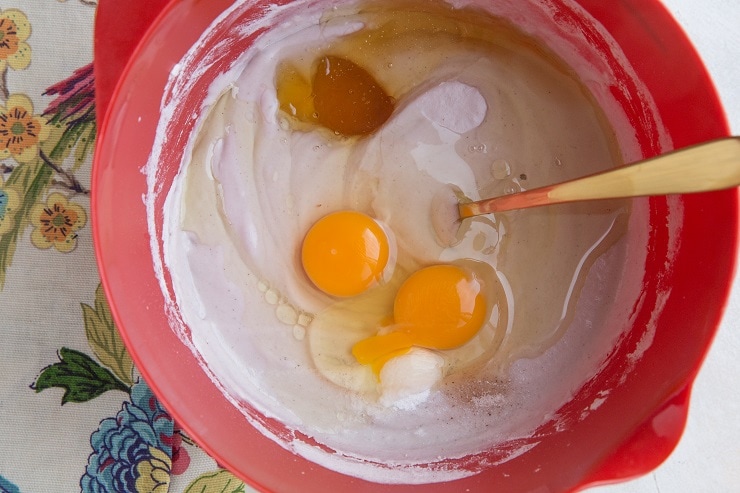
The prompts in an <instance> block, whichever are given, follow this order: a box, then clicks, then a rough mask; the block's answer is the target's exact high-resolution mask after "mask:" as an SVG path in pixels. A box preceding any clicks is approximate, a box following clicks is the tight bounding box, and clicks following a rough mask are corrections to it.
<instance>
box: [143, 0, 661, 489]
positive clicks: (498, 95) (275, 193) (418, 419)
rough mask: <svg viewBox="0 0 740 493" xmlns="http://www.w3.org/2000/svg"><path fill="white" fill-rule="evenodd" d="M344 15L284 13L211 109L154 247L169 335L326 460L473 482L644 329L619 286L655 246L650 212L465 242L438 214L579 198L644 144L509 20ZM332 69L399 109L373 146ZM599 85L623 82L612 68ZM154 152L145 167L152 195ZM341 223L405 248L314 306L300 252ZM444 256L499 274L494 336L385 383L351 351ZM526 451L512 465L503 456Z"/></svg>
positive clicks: (577, 214)
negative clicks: (345, 112) (339, 102)
mask: <svg viewBox="0 0 740 493" xmlns="http://www.w3.org/2000/svg"><path fill="white" fill-rule="evenodd" d="M239 5H240V4H237V5H236V6H235V7H233V8H232V10H231V11H229V12H227V13H225V14H224V15H223V16H222V20H223V19H227V18H229V16H231V15H232V14H233V12H238V11H239V8H240V7H239ZM324 7H326V5H324V4H321V3H320V2H319V3H309V4H307V5H306V6H304V7H303V8H302V9H300V13H297V12H298V10H296V9H298V7H296V6H290V7H281V8H273V9H271V10H269V11H268V12H267V13H266V14H265V17H264V18H262V19H261V20H259V21H256V22H254V23H252V24H248V25H244V26H241V27H239V29H238V30H237V31H241V33H240V34H241V35H244V34H245V33H249V32H253V31H258V30H261V29H262V28H263V27H264V26H273V28H272V29H270V30H268V31H266V32H265V33H264V34H262V35H261V36H260V37H259V38H258V39H257V40H256V41H255V44H254V45H253V48H252V49H250V50H248V51H247V52H246V53H244V54H241V55H240V56H238V57H236V59H235V61H234V62H233V63H232V65H231V68H230V69H229V70H227V71H226V72H225V73H223V74H222V75H220V76H219V77H218V78H216V79H215V80H214V81H213V83H212V85H211V89H210V92H209V94H208V95H207V97H206V99H205V100H204V101H203V104H202V112H201V113H200V114H196V115H194V117H195V118H197V124H196V128H195V131H194V132H193V134H192V135H191V136H190V138H189V140H188V145H187V149H186V151H185V153H184V157H183V160H182V165H181V168H180V172H179V174H178V177H177V178H176V179H175V181H174V183H173V185H172V187H171V189H169V190H167V191H166V193H167V200H166V207H165V210H164V222H163V226H162V234H161V244H162V251H161V254H160V253H159V241H160V237H158V235H153V236H154V237H153V245H154V250H155V256H156V257H157V258H161V259H162V260H163V261H162V264H161V266H160V267H161V268H162V270H161V272H159V275H160V276H161V278H162V284H163V287H164V288H165V289H164V290H165V291H167V292H169V288H168V286H167V281H166V280H169V282H171V288H172V293H173V294H174V299H173V300H172V302H173V304H172V308H173V312H172V317H173V324H174V325H177V324H180V323H181V324H183V326H187V331H183V332H182V333H181V334H180V335H181V337H182V338H184V340H185V341H186V342H187V343H188V344H189V345H190V347H192V348H193V350H194V352H196V354H197V355H198V357H199V360H201V361H202V362H203V365H204V368H205V369H206V371H207V372H208V373H209V374H210V375H211V376H212V378H213V379H214V383H215V384H216V385H217V386H218V387H219V388H220V389H222V391H223V392H224V393H225V394H226V395H227V396H228V397H229V398H230V399H231V400H232V401H233V402H235V403H236V404H239V403H246V404H247V405H248V406H249V407H251V408H253V409H254V410H256V411H257V412H258V413H260V414H261V415H262V416H265V417H268V418H274V419H276V420H278V421H279V422H280V423H282V424H283V425H284V426H285V429H286V432H285V433H281V434H279V436H277V435H276V433H275V432H274V431H273V430H270V429H268V428H267V427H265V426H263V425H262V424H261V421H260V420H259V419H254V415H252V416H250V413H249V412H247V418H249V419H251V420H252V423H253V424H255V426H257V427H258V428H260V429H261V431H263V432H264V433H265V434H267V435H269V436H272V437H273V438H274V439H276V440H277V441H278V442H279V443H281V444H282V445H283V446H285V447H288V448H290V449H291V450H293V451H295V452H296V453H299V454H301V455H303V456H305V457H307V458H309V459H310V460H313V461H315V462H317V463H320V464H322V465H324V466H326V467H329V468H331V469H334V470H338V471H340V472H344V473H346V474H351V475H355V476H358V477H362V478H365V479H368V480H372V481H378V482H387V483H427V482H434V481H446V480H451V479H455V478H458V477H462V476H465V475H469V474H474V473H475V472H476V471H478V470H480V468H482V467H485V466H486V465H487V464H490V463H492V462H495V461H497V460H506V459H507V458H513V457H515V456H516V455H517V454H520V453H524V452H525V451H526V450H528V449H530V448H531V447H534V446H536V442H537V441H536V439H534V438H531V435H532V434H533V432H534V431H535V430H536V429H537V428H538V427H539V426H540V425H542V423H543V420H545V419H547V417H548V416H550V417H552V415H553V413H555V411H556V410H557V409H558V408H559V407H560V406H561V405H562V404H563V403H564V402H567V401H568V399H569V398H570V396H571V395H572V394H573V392H574V391H575V390H576V389H577V388H578V387H579V386H580V385H581V384H582V383H583V381H584V380H585V379H586V378H588V377H589V376H591V375H593V373H594V372H596V371H597V370H598V368H599V364H600V363H601V362H602V360H603V357H605V355H606V353H607V351H608V349H609V347H610V346H611V344H613V343H614V341H615V340H616V339H617V338H618V336H619V334H620V333H621V331H622V330H624V328H625V326H624V325H619V324H613V323H608V321H609V320H610V316H611V314H612V313H613V312H614V311H615V310H623V309H624V307H625V306H632V305H633V304H634V302H635V299H634V297H633V293H634V291H632V290H631V289H630V290H627V291H622V288H624V283H625V282H627V281H624V276H623V273H624V270H625V268H626V267H625V263H626V259H627V258H629V259H630V260H631V261H636V262H637V263H638V264H639V262H640V261H641V260H642V261H643V262H644V255H643V256H642V257H641V255H642V254H641V253H640V251H641V248H642V247H644V245H645V242H646V241H647V238H646V235H645V234H644V232H643V233H638V234H634V235H633V234H631V233H628V232H629V231H631V230H632V229H633V228H632V227H633V226H634V227H636V228H638V229H639V228H641V227H644V224H646V220H645V215H646V209H645V207H644V204H640V203H639V202H638V203H636V204H634V205H632V204H631V203H630V202H627V201H609V202H599V203H593V204H571V205H561V206H556V207H551V208H547V209H534V210H528V211H514V212H510V213H505V214H500V215H495V216H493V215H491V216H488V217H480V218H475V219H472V220H466V221H465V222H464V223H463V224H462V225H461V227H460V230H459V231H457V232H455V234H454V237H455V238H454V241H452V242H449V243H446V242H440V241H439V238H438V235H437V234H436V232H435V228H434V217H433V215H432V211H433V210H434V200H435V197H438V196H440V194H443V193H445V191H447V190H450V189H454V190H456V191H457V192H458V193H459V194H461V195H463V196H465V197H466V198H468V199H471V200H476V199H479V198H481V197H488V196H494V195H499V194H506V193H514V192H517V191H520V190H523V189H528V188H535V187H538V186H543V185H546V184H550V183H556V182H560V181H565V180H567V179H572V178H575V177H577V176H581V175H584V174H588V173H593V172H596V171H600V170H604V169H607V168H610V167H614V166H618V165H620V164H622V155H626V156H630V157H632V156H634V155H635V154H636V153H637V151H636V150H635V145H636V142H635V141H634V138H633V136H632V135H629V132H628V131H626V130H625V129H627V128H628V127H629V125H628V124H627V123H625V121H624V119H623V118H622V117H620V115H619V114H616V115H610V118H611V119H612V120H615V121H613V122H611V121H610V123H607V120H606V118H605V116H604V115H603V114H602V111H601V110H600V109H599V104H602V103H601V101H599V103H598V104H597V101H596V100H595V99H594V97H593V95H592V94H591V93H590V92H589V90H587V89H586V88H585V87H584V86H583V85H582V84H580V83H579V82H577V77H576V71H574V69H573V68H572V67H568V66H566V65H565V64H564V63H563V62H562V61H561V60H560V58H558V57H557V56H556V55H555V54H554V53H552V52H551V51H550V50H549V49H547V48H545V47H544V46H543V45H541V44H540V43H539V42H538V41H536V40H534V39H533V38H531V37H529V36H528V35H526V34H524V33H523V32H521V31H519V30H518V29H516V28H514V27H512V25H511V24H510V23H509V22H508V21H505V20H502V19H500V18H496V17H492V16H488V15H484V14H482V13H481V12H480V11H479V10H476V9H473V8H471V9H467V8H455V9H452V8H450V7H449V6H448V5H446V4H441V3H440V4H437V3H436V2H425V3H423V4H422V3H416V2H402V3H400V4H396V3H393V4H392V3H386V2H365V3H361V4H357V5H354V4H353V5H349V6H343V7H340V8H336V7H335V8H324ZM458 7H459V6H458ZM220 22H221V21H217V22H216V23H215V26H219V23H220ZM206 41H207V38H206ZM220 46H222V47H224V46H227V44H225V43H222V44H221V45H220ZM203 50H206V51H208V48H207V42H205V41H204V42H203V43H201V45H200V46H199V47H196V48H195V49H194V50H191V53H190V54H189V55H188V56H189V58H186V60H184V61H183V63H182V64H180V66H179V68H178V73H177V74H173V82H172V84H171V86H170V89H171V92H170V93H169V95H168V98H169V99H168V100H167V105H166V107H165V110H164V111H163V122H164V123H162V124H161V125H160V132H159V134H158V146H160V145H161V146H166V145H167V139H168V137H167V134H166V132H167V131H168V129H170V127H168V120H169V119H170V118H171V117H172V115H173V114H175V113H176V108H177V105H178V104H179V100H178V98H179V97H181V93H183V92H184V93H186V94H187V85H186V84H185V83H184V81H185V80H186V79H187V77H186V76H185V75H184V72H183V70H182V67H183V66H192V65H194V64H195V60H196V58H197V57H199V56H200V55H199V54H200V52H201V51H203ZM213 50H214V49H211V50H210V51H209V53H208V55H207V56H206V57H204V59H205V60H206V61H208V60H212V59H213V58H214V57H216V56H218V52H217V51H213ZM209 57H210V58H209ZM327 60H330V61H332V62H333V63H336V60H342V61H343V62H341V63H345V62H344V61H350V62H351V63H352V64H354V65H356V66H358V67H361V68H362V69H363V70H364V71H366V72H367V73H368V74H370V75H371V76H372V77H373V78H374V80H375V81H376V82H377V84H378V86H379V87H381V88H382V90H383V91H385V93H387V95H388V98H389V99H388V101H390V102H391V104H392V111H391V112H390V113H389V114H387V115H385V114H384V115H383V118H381V119H379V120H378V121H379V122H380V123H378V124H377V125H376V126H374V127H372V128H370V130H368V131H365V130H362V129H361V130H358V131H357V132H358V133H352V132H354V130H351V131H350V130H347V131H346V132H345V130H344V128H345V127H342V126H341V125H342V123H340V124H335V123H331V122H330V123H327V120H324V119H322V115H321V114H319V113H323V111H326V110H322V112H318V111H315V108H314V107H312V106H311V105H312V104H313V103H314V101H315V100H316V94H317V91H318V90H317V89H316V87H315V85H316V80H317V79H318V78H317V76H316V73H317V72H316V71H317V67H318V68H321V67H326V66H327V64H328V62H327ZM322 64H323V65H322ZM286 67H288V68H287V69H286ZM324 70H328V69H326V68H324ZM352 70H354V69H352ZM580 70H584V69H583V67H580ZM286 74H287V75H286ZM363 77H364V76H363ZM594 77H595V79H594V80H592V81H591V83H592V84H593V83H595V82H594V81H598V80H600V79H599V78H602V79H604V83H605V84H606V83H608V78H609V77H610V74H609V73H595V74H594ZM281 80H290V81H292V82H291V83H290V84H289V85H287V86H286V85H281V83H280V81H281ZM296 81H297V82H296ZM312 84H313V86H312ZM373 91H375V89H373ZM285 94H288V95H287V96H286V95H285ZM306 94H307V95H308V96H307V97H308V99H306V96H305V95H306ZM601 96H604V94H602V95H601ZM311 98H313V99H311ZM330 99H331V98H330ZM306 101H308V102H306ZM304 103H305V105H304ZM323 104H324V106H322V108H325V109H326V108H327V106H326V104H331V101H330V102H329V103H323ZM620 118H622V119H620ZM336 125H339V126H336ZM347 128H350V127H347ZM352 128H354V127H352ZM158 152H159V151H157V152H155V153H153V155H152V159H151V160H150V163H149V166H148V169H147V172H148V174H149V178H150V184H152V186H151V190H152V193H155V194H156V193H159V191H158V190H157V189H156V187H155V186H154V185H153V183H156V176H157V165H156V163H157V161H158V160H159V158H160V155H159V154H158ZM149 203H151V202H149ZM338 210H353V211H359V212H362V213H364V214H367V215H368V216H370V217H372V218H374V219H375V220H377V221H378V222H379V223H380V224H382V225H383V227H384V228H386V229H387V231H388V232H389V236H390V238H391V239H392V251H393V253H392V265H393V273H392V275H389V276H388V277H387V279H385V280H384V281H383V283H381V285H379V286H376V287H375V288H372V289H370V290H368V291H367V292H366V293H363V294H361V295H357V296H354V297H351V298H347V299H337V298H333V297H331V296H327V295H326V294H325V293H323V292H321V291H320V290H317V289H316V288H315V286H314V285H313V284H312V283H311V281H310V280H309V279H308V278H307V277H306V275H305V274H304V272H303V267H302V265H301V262H300V256H299V254H298V252H299V251H300V247H301V243H302V241H303V238H304V235H305V234H306V231H307V230H308V229H309V228H310V227H311V225H312V224H314V223H315V222H316V221H317V220H318V219H319V218H321V217H323V216H325V215H326V214H328V213H330V212H335V211H338ZM150 214H152V218H150V220H151V221H152V222H154V219H153V217H154V214H155V212H154V211H152V210H151V209H150ZM152 231H153V232H154V233H156V227H153V229H152ZM439 263H444V264H450V265H455V266H459V267H461V268H464V269H466V270H467V271H470V272H474V273H475V275H476V276H477V279H480V282H481V284H482V286H483V289H484V292H485V296H486V299H487V300H488V305H487V306H488V308H487V311H486V314H485V322H484V324H483V327H482V328H481V329H480V331H479V332H478V333H477V334H476V335H475V336H474V337H473V338H472V339H471V340H470V341H469V342H467V343H465V344H464V345H462V346H460V347H457V348H454V349H450V350H443V351H437V350H432V349H429V348H414V349H413V350H412V351H411V352H410V353H407V354H404V355H401V356H397V357H396V358H393V359H391V360H390V361H389V362H388V363H386V366H385V367H384V368H383V370H382V371H381V373H380V377H379V378H378V376H376V374H374V373H373V371H372V369H371V368H370V367H369V366H367V365H362V364H360V363H358V362H357V360H356V359H355V358H354V357H353V355H352V347H353V345H354V344H356V343H357V342H358V341H360V340H362V339H363V338H367V337H370V336H372V335H374V334H376V333H377V332H378V330H379V328H380V327H381V326H382V323H383V320H384V319H385V318H386V317H387V316H388V314H389V310H390V311H392V305H393V299H394V296H395V294H396V292H397V291H398V286H399V285H400V284H401V283H402V282H403V281H404V280H405V279H406V278H407V277H408V276H409V275H410V274H411V273H413V272H415V271H417V270H419V269H420V268H422V267H424V266H427V265H432V264H439ZM156 265H157V260H156V259H155V266H156ZM632 281H633V280H632V279H631V280H630V281H629V282H632ZM625 293H626V294H625ZM584 352H586V353H588V354H589V355H590V356H589V358H584V356H583V354H584ZM592 355H597V356H596V357H591V356H592ZM598 355H601V357H599V356H598ZM571 365H572V367H578V371H572V370H571V369H570V367H571ZM554 372H558V373H557V374H558V378H557V379H556V381H554V380H553V379H552V378H551V377H548V375H553V374H554ZM603 398H604V399H605V398H607V397H606V394H605V396H603ZM600 404H601V402H596V401H594V405H593V406H592V407H593V408H594V409H597V408H598V407H599V406H600ZM240 408H243V406H241V405H240ZM543 416H544V417H543ZM299 437H310V442H316V443H318V444H320V445H321V447H316V446H314V445H311V444H310V443H308V442H307V441H306V440H305V439H302V438H299ZM517 439H519V440H521V439H525V440H523V441H521V446H519V447H518V448H513V449H511V450H509V452H507V454H506V455H504V456H501V457H498V456H495V457H494V456H492V455H490V454H488V451H490V449H491V447H492V446H496V445H498V444H506V443H509V442H512V441H514V440H517ZM503 448H504V449H505V448H506V447H503ZM507 450H508V449H507ZM487 454H488V455H487Z"/></svg>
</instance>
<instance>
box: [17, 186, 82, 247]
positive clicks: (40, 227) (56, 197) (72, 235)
mask: <svg viewBox="0 0 740 493" xmlns="http://www.w3.org/2000/svg"><path fill="white" fill-rule="evenodd" d="M30 219H31V225H32V226H33V227H34V229H33V231H32V232H31V243H33V244H34V245H35V246H36V247H38V248H41V249H47V248H51V247H52V246H53V247H54V248H56V249H57V250H58V251H60V252H63V253H67V252H71V251H72V250H74V248H75V247H76V246H77V231H79V230H80V228H82V227H83V226H85V224H87V213H86V212H85V210H84V209H83V208H82V207H80V206H79V205H77V204H75V203H73V202H70V201H69V200H67V197H65V196H64V195H62V194H61V193H56V192H55V193H52V194H51V195H49V198H48V199H47V200H46V203H45V204H42V203H37V204H34V206H33V207H31V212H30Z"/></svg>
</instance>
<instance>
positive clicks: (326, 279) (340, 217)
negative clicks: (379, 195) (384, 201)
mask: <svg viewBox="0 0 740 493" xmlns="http://www.w3.org/2000/svg"><path fill="white" fill-rule="evenodd" d="M389 256H390V246H389V242H388V236H387V235H386V233H385V231H384V230H383V228H382V227H381V226H380V224H378V222H377V221H375V220H374V219H373V218H372V217H370V216H368V215H366V214H363V213H361V212H356V211H339V212H334V213H332V214H329V215H327V216H324V217H322V218H321V219H319V220H318V221H317V222H316V223H315V224H314V225H313V226H311V228H310V229H309V230H308V233H306V236H305V238H304V239H303V245H302V248H301V261H302V263H303V269H304V270H305V272H306V275H307V276H308V278H309V279H310V280H311V282H313V284H314V285H315V286H316V287H317V288H319V289H320V290H322V291H324V292H325V293H327V294H330V295H332V296H337V297H348V296H356V295H358V294H360V293H362V292H364V291H365V290H367V289H368V288H370V287H371V286H373V285H374V284H376V283H378V282H379V281H381V280H382V279H383V272H384V270H385V268H386V266H387V265H388V259H389Z"/></svg>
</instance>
